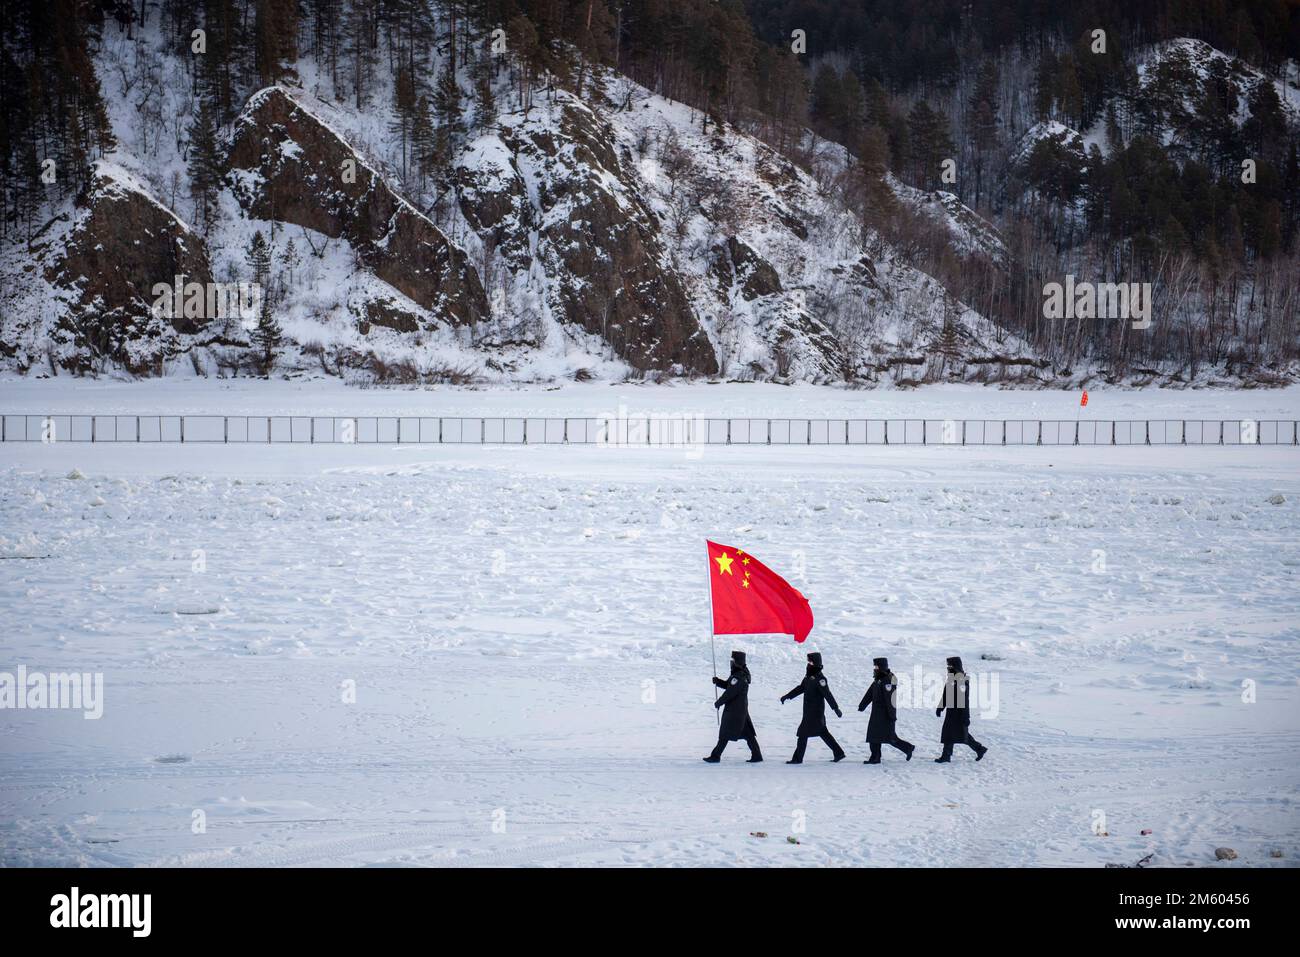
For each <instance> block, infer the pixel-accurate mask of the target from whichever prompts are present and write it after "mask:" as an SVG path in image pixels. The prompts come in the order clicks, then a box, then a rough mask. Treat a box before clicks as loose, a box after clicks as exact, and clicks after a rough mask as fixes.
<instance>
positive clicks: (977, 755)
mask: <svg viewBox="0 0 1300 957" xmlns="http://www.w3.org/2000/svg"><path fill="white" fill-rule="evenodd" d="M988 753H989V749H988V748H986V747H983V746H981V747H980V749H979V750H978V751H976V752H975V760H976V761H978V760H980V759H981V758H982V757H984V755H986V754H988Z"/></svg>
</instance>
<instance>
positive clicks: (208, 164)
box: [188, 95, 221, 228]
mask: <svg viewBox="0 0 1300 957" xmlns="http://www.w3.org/2000/svg"><path fill="white" fill-rule="evenodd" d="M188 164H189V173H190V193H191V195H192V196H193V197H194V218H195V219H196V220H197V221H198V222H200V223H202V224H203V226H204V227H205V228H206V227H207V226H209V225H211V223H212V217H211V213H212V200H213V197H214V196H215V194H216V192H217V188H218V186H219V184H220V181H221V160H220V157H219V156H218V151H217V116H216V111H215V109H214V107H213V103H212V98H211V97H209V96H206V95H200V96H199V101H198V113H197V114H195V117H194V122H193V123H192V124H191V125H190V150H189V157H188Z"/></svg>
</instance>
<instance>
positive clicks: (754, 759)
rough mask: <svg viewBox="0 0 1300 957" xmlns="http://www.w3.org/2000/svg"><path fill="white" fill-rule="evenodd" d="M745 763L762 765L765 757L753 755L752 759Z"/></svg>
mask: <svg viewBox="0 0 1300 957" xmlns="http://www.w3.org/2000/svg"><path fill="white" fill-rule="evenodd" d="M745 763H746V764H762V763H763V756H762V755H761V754H754V755H751V756H750V758H749V760H748V761H746V762H745Z"/></svg>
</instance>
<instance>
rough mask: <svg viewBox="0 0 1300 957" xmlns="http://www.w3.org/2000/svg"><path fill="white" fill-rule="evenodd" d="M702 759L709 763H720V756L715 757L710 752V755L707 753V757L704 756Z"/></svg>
mask: <svg viewBox="0 0 1300 957" xmlns="http://www.w3.org/2000/svg"><path fill="white" fill-rule="evenodd" d="M704 760H705V761H707V762H709V764H718V763H720V762H721V761H722V758H715V757H714V756H713V755H711V754H710V755H709V756H708V757H707V758H705V759H704Z"/></svg>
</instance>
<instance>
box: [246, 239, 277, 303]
mask: <svg viewBox="0 0 1300 957" xmlns="http://www.w3.org/2000/svg"><path fill="white" fill-rule="evenodd" d="M244 261H245V262H247V263H248V267H249V268H250V269H252V270H253V282H255V283H257V284H258V285H259V286H261V287H262V290H263V292H264V293H265V290H266V286H267V279H268V278H269V277H270V275H271V247H270V246H268V245H267V243H266V237H265V236H263V235H262V231H261V230H260V229H259V230H258V231H257V232H255V233H253V238H252V239H250V240H249V241H248V246H247V247H246V248H245V250H244ZM262 299H263V301H265V299H266V296H265V295H263V297H262Z"/></svg>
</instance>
